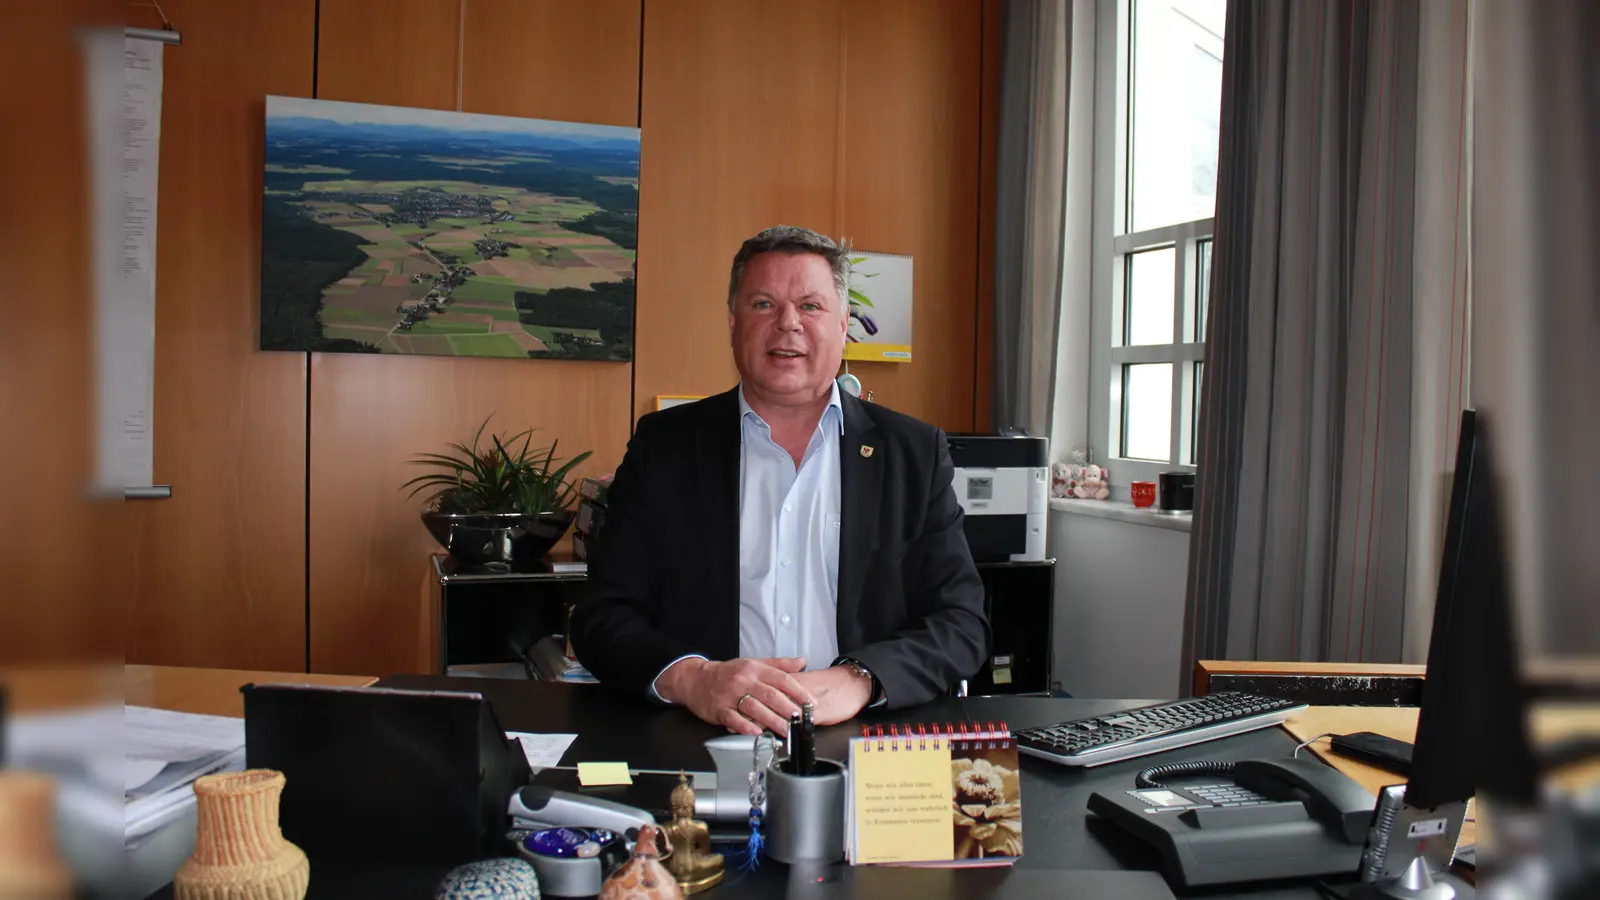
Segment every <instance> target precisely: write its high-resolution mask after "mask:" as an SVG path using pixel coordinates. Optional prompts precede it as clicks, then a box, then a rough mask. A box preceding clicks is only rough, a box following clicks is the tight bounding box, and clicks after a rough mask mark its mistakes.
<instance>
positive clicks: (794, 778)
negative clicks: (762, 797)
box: [766, 757, 844, 865]
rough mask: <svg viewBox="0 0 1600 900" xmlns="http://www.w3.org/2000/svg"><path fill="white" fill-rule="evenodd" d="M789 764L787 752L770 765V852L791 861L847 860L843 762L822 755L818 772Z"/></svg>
mask: <svg viewBox="0 0 1600 900" xmlns="http://www.w3.org/2000/svg"><path fill="white" fill-rule="evenodd" d="M787 767H791V763H790V761H789V758H788V757H782V758H778V757H774V758H773V760H772V762H771V763H770V764H768V766H767V816H766V824H767V846H766V853H767V856H769V857H771V858H773V859H775V860H777V861H778V862H781V863H788V864H790V865H793V864H794V863H798V862H820V863H832V862H838V861H839V860H842V859H844V765H843V764H842V763H838V762H834V761H833V760H831V759H820V758H819V759H818V760H817V762H816V774H813V775H796V774H794V773H793V772H792V771H788V770H787Z"/></svg>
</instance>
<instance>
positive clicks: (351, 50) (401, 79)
mask: <svg viewBox="0 0 1600 900" xmlns="http://www.w3.org/2000/svg"><path fill="white" fill-rule="evenodd" d="M461 3H462V0H321V2H320V4H319V6H318V11H317V26H318V33H317V44H316V52H317V99H319V100H348V101H350V102H352V103H377V104H381V105H384V106H409V107H420V108H423V109H455V108H456V88H457V79H456V64H457V61H458V58H459V54H460V51H461V17H462V16H461V12H462V7H461ZM530 49H531V48H530Z"/></svg>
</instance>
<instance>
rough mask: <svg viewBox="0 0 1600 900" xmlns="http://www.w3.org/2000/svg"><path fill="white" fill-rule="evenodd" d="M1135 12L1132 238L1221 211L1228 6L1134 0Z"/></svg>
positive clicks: (1222, 1) (1203, 0)
mask: <svg viewBox="0 0 1600 900" xmlns="http://www.w3.org/2000/svg"><path fill="white" fill-rule="evenodd" d="M1131 10H1132V16H1131V20H1130V23H1129V24H1130V29H1129V30H1130V35H1129V37H1130V40H1131V43H1132V46H1131V47H1130V48H1129V59H1130V66H1129V73H1128V75H1129V77H1128V104H1129V110H1128V114H1127V117H1126V119H1125V121H1126V123H1127V126H1126V127H1127V129H1128V139H1127V147H1128V195H1129V202H1128V206H1129V211H1128V212H1129V219H1130V220H1131V221H1130V224H1129V227H1128V229H1127V230H1128V231H1129V232H1133V231H1144V230H1146V229H1149V228H1160V227H1162V226H1165V225H1172V224H1175V223H1178V222H1190V221H1193V220H1195V219H1204V218H1208V217H1210V216H1211V215H1213V214H1214V213H1215V210H1216V193H1217V126H1218V122H1219V120H1220V111H1221V108H1222V36H1223V30H1224V22H1225V20H1226V14H1227V0H1133V5H1132V7H1131Z"/></svg>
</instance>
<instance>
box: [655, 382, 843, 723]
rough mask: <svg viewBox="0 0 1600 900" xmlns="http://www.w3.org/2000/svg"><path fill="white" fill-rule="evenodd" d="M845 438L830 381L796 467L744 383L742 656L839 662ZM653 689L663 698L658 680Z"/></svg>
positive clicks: (818, 664)
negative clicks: (842, 443)
mask: <svg viewBox="0 0 1600 900" xmlns="http://www.w3.org/2000/svg"><path fill="white" fill-rule="evenodd" d="M843 435H844V407H843V406H842V405H840V402H839V384H838V382H834V384H833V390H832V393H831V395H830V397H829V399H828V406H827V407H826V408H825V409H824V410H823V411H822V418H821V419H819V420H818V421H817V429H816V431H815V432H813V433H812V435H811V441H810V443H808V444H807V445H806V450H805V454H804V455H803V456H802V457H801V461H800V465H799V466H798V467H797V466H795V464H794V458H793V457H791V456H790V455H789V451H787V450H785V449H783V448H782V447H780V446H779V445H778V444H777V443H776V442H775V441H773V439H772V428H771V426H769V425H768V424H767V423H766V422H765V421H764V420H763V419H762V418H761V416H759V415H757V414H756V411H755V410H753V409H751V408H750V404H749V403H748V402H746V400H745V397H744V386H743V385H740V386H739V655H740V656H741V657H745V658H753V659H754V658H767V657H795V656H803V657H805V660H806V669H808V670H812V669H826V668H828V667H829V666H831V665H832V664H833V661H834V659H835V658H837V657H838V655H839V635H838V620H837V613H836V611H837V610H838V608H839V533H840V521H841V505H840V504H841V500H840V485H841V479H840V473H839V442H840V439H841V438H842V437H843ZM696 656H699V654H693V655H691V656H684V657H679V659H692V658H694V657H696ZM678 661H679V660H678V659H675V660H673V661H672V662H673V663H676V662H678ZM671 665H672V664H671V663H669V664H668V666H667V668H671ZM662 671H666V669H663V670H662ZM657 677H658V678H659V677H660V676H659V675H658V676H657ZM650 692H651V694H652V695H654V696H655V698H656V699H657V700H660V699H662V698H661V695H660V694H658V693H656V689H655V684H654V682H652V683H651V686H650Z"/></svg>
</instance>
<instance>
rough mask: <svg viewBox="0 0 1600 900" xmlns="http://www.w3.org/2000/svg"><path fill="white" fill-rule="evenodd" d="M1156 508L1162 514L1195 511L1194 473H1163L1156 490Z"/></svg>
mask: <svg viewBox="0 0 1600 900" xmlns="http://www.w3.org/2000/svg"><path fill="white" fill-rule="evenodd" d="M1156 508H1157V509H1158V510H1160V511H1161V512H1166V513H1177V512H1193V511H1194V473H1193V472H1162V473H1161V475H1160V476H1159V483H1158V486H1157V488H1156Z"/></svg>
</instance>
